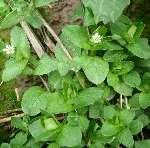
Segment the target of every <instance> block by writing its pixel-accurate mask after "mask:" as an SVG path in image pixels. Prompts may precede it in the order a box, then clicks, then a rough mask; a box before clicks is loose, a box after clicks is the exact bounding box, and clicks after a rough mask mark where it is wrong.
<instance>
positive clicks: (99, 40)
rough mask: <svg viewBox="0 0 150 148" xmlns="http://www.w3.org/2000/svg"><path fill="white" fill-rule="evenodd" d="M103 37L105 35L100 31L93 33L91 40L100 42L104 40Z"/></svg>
mask: <svg viewBox="0 0 150 148" xmlns="http://www.w3.org/2000/svg"><path fill="white" fill-rule="evenodd" d="M102 39H103V36H101V35H99V34H98V33H95V34H94V35H92V38H91V42H93V43H96V44H98V43H101V42H102Z"/></svg>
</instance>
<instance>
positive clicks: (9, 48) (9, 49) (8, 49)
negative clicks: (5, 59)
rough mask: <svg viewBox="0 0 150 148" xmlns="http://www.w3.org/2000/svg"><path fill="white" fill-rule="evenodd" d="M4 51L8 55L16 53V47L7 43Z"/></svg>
mask: <svg viewBox="0 0 150 148" xmlns="http://www.w3.org/2000/svg"><path fill="white" fill-rule="evenodd" d="M3 52H5V53H6V54H7V55H11V54H14V53H15V48H14V46H12V45H9V44H7V45H6V47H5V48H4V49H3Z"/></svg>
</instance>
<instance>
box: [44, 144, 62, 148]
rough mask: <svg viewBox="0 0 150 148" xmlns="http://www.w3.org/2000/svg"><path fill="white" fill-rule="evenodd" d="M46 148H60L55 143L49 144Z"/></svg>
mask: <svg viewBox="0 0 150 148" xmlns="http://www.w3.org/2000/svg"><path fill="white" fill-rule="evenodd" d="M47 148H60V146H59V145H58V144H57V143H50V144H49V145H48V147H47Z"/></svg>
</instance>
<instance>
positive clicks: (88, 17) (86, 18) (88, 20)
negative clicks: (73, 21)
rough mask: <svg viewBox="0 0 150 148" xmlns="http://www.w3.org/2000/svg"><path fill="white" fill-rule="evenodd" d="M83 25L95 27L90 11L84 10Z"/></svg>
mask: <svg viewBox="0 0 150 148" xmlns="http://www.w3.org/2000/svg"><path fill="white" fill-rule="evenodd" d="M84 25H85V26H90V25H95V22H94V15H93V13H92V11H91V9H88V8H85V10H84Z"/></svg>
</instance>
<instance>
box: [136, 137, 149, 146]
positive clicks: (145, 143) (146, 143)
mask: <svg viewBox="0 0 150 148" xmlns="http://www.w3.org/2000/svg"><path fill="white" fill-rule="evenodd" d="M148 147H150V139H147V140H143V141H136V142H135V148H148Z"/></svg>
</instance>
